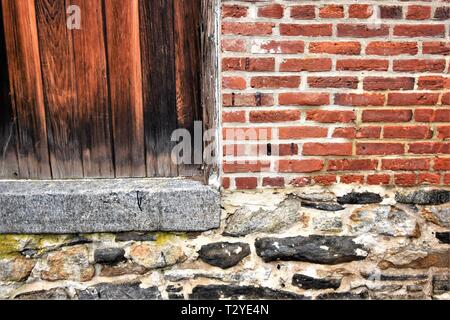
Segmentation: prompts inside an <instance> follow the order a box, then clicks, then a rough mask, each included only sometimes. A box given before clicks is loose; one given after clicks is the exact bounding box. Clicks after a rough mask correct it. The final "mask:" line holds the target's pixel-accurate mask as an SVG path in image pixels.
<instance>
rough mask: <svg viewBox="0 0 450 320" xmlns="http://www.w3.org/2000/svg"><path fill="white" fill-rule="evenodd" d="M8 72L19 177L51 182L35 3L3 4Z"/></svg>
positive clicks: (8, 0) (11, 1)
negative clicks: (16, 124)
mask: <svg viewBox="0 0 450 320" xmlns="http://www.w3.org/2000/svg"><path fill="white" fill-rule="evenodd" d="M2 5H3V19H4V25H5V38H6V48H7V57H8V69H9V76H10V81H11V93H12V96H13V105H14V109H15V113H16V115H17V121H18V124H19V125H18V142H17V143H18V158H19V171H20V172H19V174H20V177H21V178H25V179H37V178H40V179H47V178H51V169H50V162H49V154H48V146H47V129H46V121H45V106H44V97H43V90H42V75H41V66H40V57H39V46H38V34H37V27H36V10H35V6H34V1H32V0H27V1H16V0H2Z"/></svg>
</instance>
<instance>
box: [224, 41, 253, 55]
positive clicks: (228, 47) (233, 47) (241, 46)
mask: <svg viewBox="0 0 450 320" xmlns="http://www.w3.org/2000/svg"><path fill="white" fill-rule="evenodd" d="M246 46H247V43H246V41H245V40H243V39H223V40H222V51H223V52H245V51H246Z"/></svg>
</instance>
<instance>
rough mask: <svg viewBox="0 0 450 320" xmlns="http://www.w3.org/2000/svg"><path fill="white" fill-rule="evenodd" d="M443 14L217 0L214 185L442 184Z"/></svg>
mask: <svg viewBox="0 0 450 320" xmlns="http://www.w3.org/2000/svg"><path fill="white" fill-rule="evenodd" d="M449 15H450V6H449V2H448V0H429V1H426V0H423V1H394V0H388V1H383V0H378V1H373V0H367V1H351V0H335V1H325V0H324V1H319V0H318V1H288V0H286V1H282V0H276V1H275V0H248V1H223V10H222V16H223V18H222V86H223V119H222V120H223V126H224V130H223V131H224V144H226V145H228V148H225V147H224V155H225V159H226V160H225V163H224V167H223V169H224V172H225V178H224V181H223V184H224V186H225V187H226V188H230V189H255V188H270V187H283V186H291V185H293V186H303V185H314V184H317V185H330V184H334V183H344V184H352V183H357V184H369V185H402V186H412V185H419V184H434V185H448V184H449V183H450V173H449V170H450V158H449V143H448V142H447V141H448V138H449V137H450V136H449V129H450V126H449V121H450V92H449V89H450V82H449V77H448V72H449V52H450V42H449V27H450V25H449V23H448V22H449V17H450V16H449ZM238 129H256V130H255V132H252V133H250V132H247V136H241V137H240V138H237V139H236V138H234V137H233V134H235V133H237V132H238ZM264 130H265V131H264ZM268 144H270V146H268ZM276 149H278V154H276V152H275V150H276ZM238 159H239V160H241V162H239V163H236V160H238ZM250 160H252V162H249V161H250Z"/></svg>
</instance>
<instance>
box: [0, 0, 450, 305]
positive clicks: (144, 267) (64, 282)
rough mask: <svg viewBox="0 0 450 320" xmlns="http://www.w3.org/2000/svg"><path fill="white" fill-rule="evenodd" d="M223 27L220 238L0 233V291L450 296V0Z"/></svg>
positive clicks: (269, 12) (313, 6)
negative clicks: (239, 134)
mask: <svg viewBox="0 0 450 320" xmlns="http://www.w3.org/2000/svg"><path fill="white" fill-rule="evenodd" d="M221 15H222V31H221V36H220V38H221V39H220V41H221V49H222V50H221V51H222V53H221V70H222V90H223V91H222V93H223V94H222V105H223V106H222V121H221V124H219V125H221V126H222V129H223V133H224V135H223V140H222V141H223V143H222V147H223V149H224V150H223V151H224V154H223V163H222V169H223V175H222V177H223V179H222V182H223V183H222V203H221V205H222V221H221V222H222V223H221V226H220V228H218V229H214V230H210V231H207V232H203V233H199V232H187V233H161V232H145V233H142V232H127V233H120V234H78V235H1V236H0V297H1V298H8V299H10V298H15V299H120V298H122V299H130V298H135V299H219V298H248V299H260V298H266V299H450V292H449V287H450V279H449V271H450V250H449V249H450V247H449V246H450V240H449V237H450V233H449V231H450V188H449V183H450V167H449V166H450V157H449V142H448V139H449V137H450V124H449V122H450V91H449V89H450V78H449V75H448V72H449V52H450V40H449V32H450V30H449V28H450V26H449V15H450V3H449V1H439V0H429V1H382V0H380V1H374V0H367V1H350V0H344V1H340V0H336V1H320V0H317V1H287V0H286V1H256V0H253V1H225V0H224V1H222V11H221ZM236 128H239V129H257V130H256V131H257V132H259V131H262V129H266V128H267V129H268V131H267V132H269V140H268V141H263V142H261V141H260V140H262V139H259V136H256V138H244V139H243V140H241V141H235V140H230V139H228V138H227V137H228V136H227V132H230V131H231V132H233V131H235V130H236ZM230 145H231V146H238V145H243V146H244V147H239V148H238V147H236V148H234V147H232V148H230V147H228V148H227V147H226V146H230ZM261 149H262V150H263V151H264V152H260V150H261ZM238 150H241V151H242V150H244V154H242V153H241V152H238ZM274 150H279V154H278V155H276V153H275V152H273V151H274ZM233 160H247V162H246V161H239V162H238V163H236V162H233ZM250 160H253V161H250Z"/></svg>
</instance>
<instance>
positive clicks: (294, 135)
mask: <svg viewBox="0 0 450 320" xmlns="http://www.w3.org/2000/svg"><path fill="white" fill-rule="evenodd" d="M278 135H279V138H280V139H304V138H326V137H327V135H328V129H327V128H323V127H305V126H303V127H281V128H279V129H278Z"/></svg>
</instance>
